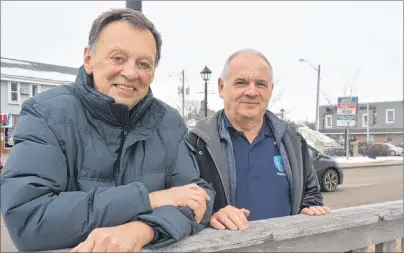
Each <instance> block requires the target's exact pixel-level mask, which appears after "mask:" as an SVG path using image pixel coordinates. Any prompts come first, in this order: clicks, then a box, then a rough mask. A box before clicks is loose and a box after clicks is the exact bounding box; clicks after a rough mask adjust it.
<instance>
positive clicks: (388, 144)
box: [386, 143, 396, 148]
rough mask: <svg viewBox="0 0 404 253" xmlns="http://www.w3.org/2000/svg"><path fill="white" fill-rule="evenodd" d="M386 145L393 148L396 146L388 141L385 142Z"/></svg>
mask: <svg viewBox="0 0 404 253" xmlns="http://www.w3.org/2000/svg"><path fill="white" fill-rule="evenodd" d="M386 145H387V146H389V148H395V147H396V146H394V145H393V144H390V143H386Z"/></svg>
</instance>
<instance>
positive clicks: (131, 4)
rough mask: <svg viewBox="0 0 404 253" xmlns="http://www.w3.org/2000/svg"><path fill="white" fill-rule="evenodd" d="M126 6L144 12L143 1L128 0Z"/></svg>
mask: <svg viewBox="0 0 404 253" xmlns="http://www.w3.org/2000/svg"><path fill="white" fill-rule="evenodd" d="M126 8H130V9H134V10H137V11H140V12H142V1H138V0H126Z"/></svg>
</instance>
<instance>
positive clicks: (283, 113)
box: [281, 108, 285, 119]
mask: <svg viewBox="0 0 404 253" xmlns="http://www.w3.org/2000/svg"><path fill="white" fill-rule="evenodd" d="M284 115H285V109H283V108H282V109H281V118H282V119H283V116H284Z"/></svg>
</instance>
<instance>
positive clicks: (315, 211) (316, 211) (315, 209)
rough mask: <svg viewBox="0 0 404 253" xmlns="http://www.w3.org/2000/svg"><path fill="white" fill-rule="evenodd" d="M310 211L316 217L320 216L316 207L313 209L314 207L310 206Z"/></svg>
mask: <svg viewBox="0 0 404 253" xmlns="http://www.w3.org/2000/svg"><path fill="white" fill-rule="evenodd" d="M310 210H312V211H313V213H314V215H317V216H319V215H321V213H320V211H319V210H317V207H315V206H311V207H310Z"/></svg>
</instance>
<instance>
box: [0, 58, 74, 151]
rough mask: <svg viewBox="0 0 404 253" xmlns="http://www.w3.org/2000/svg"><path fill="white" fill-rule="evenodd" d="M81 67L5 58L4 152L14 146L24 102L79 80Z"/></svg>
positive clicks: (0, 88)
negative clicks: (16, 126) (14, 132)
mask: <svg viewBox="0 0 404 253" xmlns="http://www.w3.org/2000/svg"><path fill="white" fill-rule="evenodd" d="M77 71H78V69H77V68H72V67H65V66H58V65H52V64H44V63H39V62H30V61H22V60H16V59H10V58H3V57H1V78H0V113H1V114H0V115H1V121H0V155H4V154H8V153H9V151H10V150H11V148H12V146H13V140H12V132H13V131H12V130H13V128H14V126H15V125H16V124H17V122H18V119H19V114H20V111H21V106H22V104H23V103H24V101H25V100H26V99H28V98H30V97H33V96H35V95H37V94H38V93H40V92H43V91H45V90H48V89H51V88H53V87H56V86H58V85H61V84H67V83H71V82H74V81H75V78H76V74H77Z"/></svg>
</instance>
